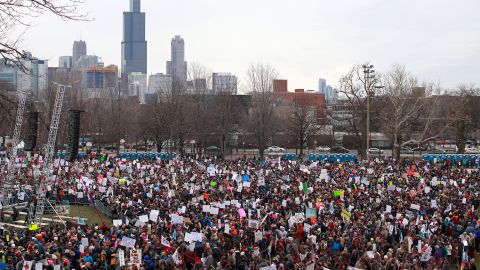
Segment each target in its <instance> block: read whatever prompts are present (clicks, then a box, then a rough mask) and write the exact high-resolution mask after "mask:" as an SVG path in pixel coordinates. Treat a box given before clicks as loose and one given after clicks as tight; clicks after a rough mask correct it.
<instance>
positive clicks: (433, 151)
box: [428, 147, 447, 154]
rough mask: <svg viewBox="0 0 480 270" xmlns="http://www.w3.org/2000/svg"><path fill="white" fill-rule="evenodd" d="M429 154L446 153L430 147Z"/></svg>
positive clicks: (440, 149)
mask: <svg viewBox="0 0 480 270" xmlns="http://www.w3.org/2000/svg"><path fill="white" fill-rule="evenodd" d="M428 152H429V153H430V154H446V153H447V151H445V149H442V148H439V147H432V148H431V149H430V151H428Z"/></svg>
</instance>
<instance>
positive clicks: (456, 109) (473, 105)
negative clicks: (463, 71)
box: [448, 85, 480, 153]
mask: <svg viewBox="0 0 480 270" xmlns="http://www.w3.org/2000/svg"><path fill="white" fill-rule="evenodd" d="M479 94H480V91H479V89H476V88H475V86H474V85H460V86H459V87H458V89H457V90H456V91H455V93H454V96H453V97H452V101H451V102H450V106H449V107H450V108H451V109H450V110H449V113H448V117H449V118H450V119H451V121H452V125H451V126H450V128H451V131H452V133H453V134H452V135H453V136H454V137H455V139H456V144H457V148H458V153H464V152H465V146H466V142H467V139H468V137H469V136H470V135H471V134H473V133H474V132H475V131H477V130H478V129H479V128H480V120H479V118H478V115H479V113H480V106H478V102H479V101H480V98H479Z"/></svg>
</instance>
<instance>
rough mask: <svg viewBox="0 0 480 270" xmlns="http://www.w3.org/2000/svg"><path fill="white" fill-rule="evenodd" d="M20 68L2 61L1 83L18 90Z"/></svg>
mask: <svg viewBox="0 0 480 270" xmlns="http://www.w3.org/2000/svg"><path fill="white" fill-rule="evenodd" d="M17 73H18V67H17V66H16V65H14V64H10V63H8V61H7V60H6V59H0V81H1V82H3V83H7V84H9V85H11V86H12V87H13V88H15V89H16V87H17Z"/></svg>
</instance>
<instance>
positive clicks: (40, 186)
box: [28, 83, 71, 226]
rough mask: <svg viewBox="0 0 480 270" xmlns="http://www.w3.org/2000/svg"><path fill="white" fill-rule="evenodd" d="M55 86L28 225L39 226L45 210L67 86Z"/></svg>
mask: <svg viewBox="0 0 480 270" xmlns="http://www.w3.org/2000/svg"><path fill="white" fill-rule="evenodd" d="M55 84H56V85H57V94H56V97H55V105H54V108H53V114H52V120H51V123H50V129H49V132H48V142H47V146H46V150H45V159H44V160H45V166H44V168H43V172H42V176H41V177H40V179H39V181H38V182H37V183H35V184H36V185H34V186H36V187H37V190H36V192H37V193H36V204H35V203H33V202H31V203H30V208H29V212H28V224H29V225H31V224H37V225H38V226H39V225H40V223H41V221H42V216H43V212H44V208H45V201H46V199H47V198H46V195H47V182H48V180H49V170H50V168H53V164H52V161H53V158H54V156H55V144H56V141H57V133H58V125H59V123H60V117H61V115H62V108H63V97H64V96H65V89H66V88H67V87H71V86H67V85H63V84H58V83H55Z"/></svg>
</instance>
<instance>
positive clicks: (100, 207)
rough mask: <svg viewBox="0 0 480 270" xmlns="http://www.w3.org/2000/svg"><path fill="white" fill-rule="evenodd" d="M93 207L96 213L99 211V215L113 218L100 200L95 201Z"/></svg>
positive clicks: (109, 210)
mask: <svg viewBox="0 0 480 270" xmlns="http://www.w3.org/2000/svg"><path fill="white" fill-rule="evenodd" d="M95 207H96V208H97V210H98V211H100V213H102V214H104V215H106V216H107V217H110V218H113V214H112V210H111V209H110V208H109V207H108V206H106V205H105V204H104V203H103V202H101V201H100V200H95Z"/></svg>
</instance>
